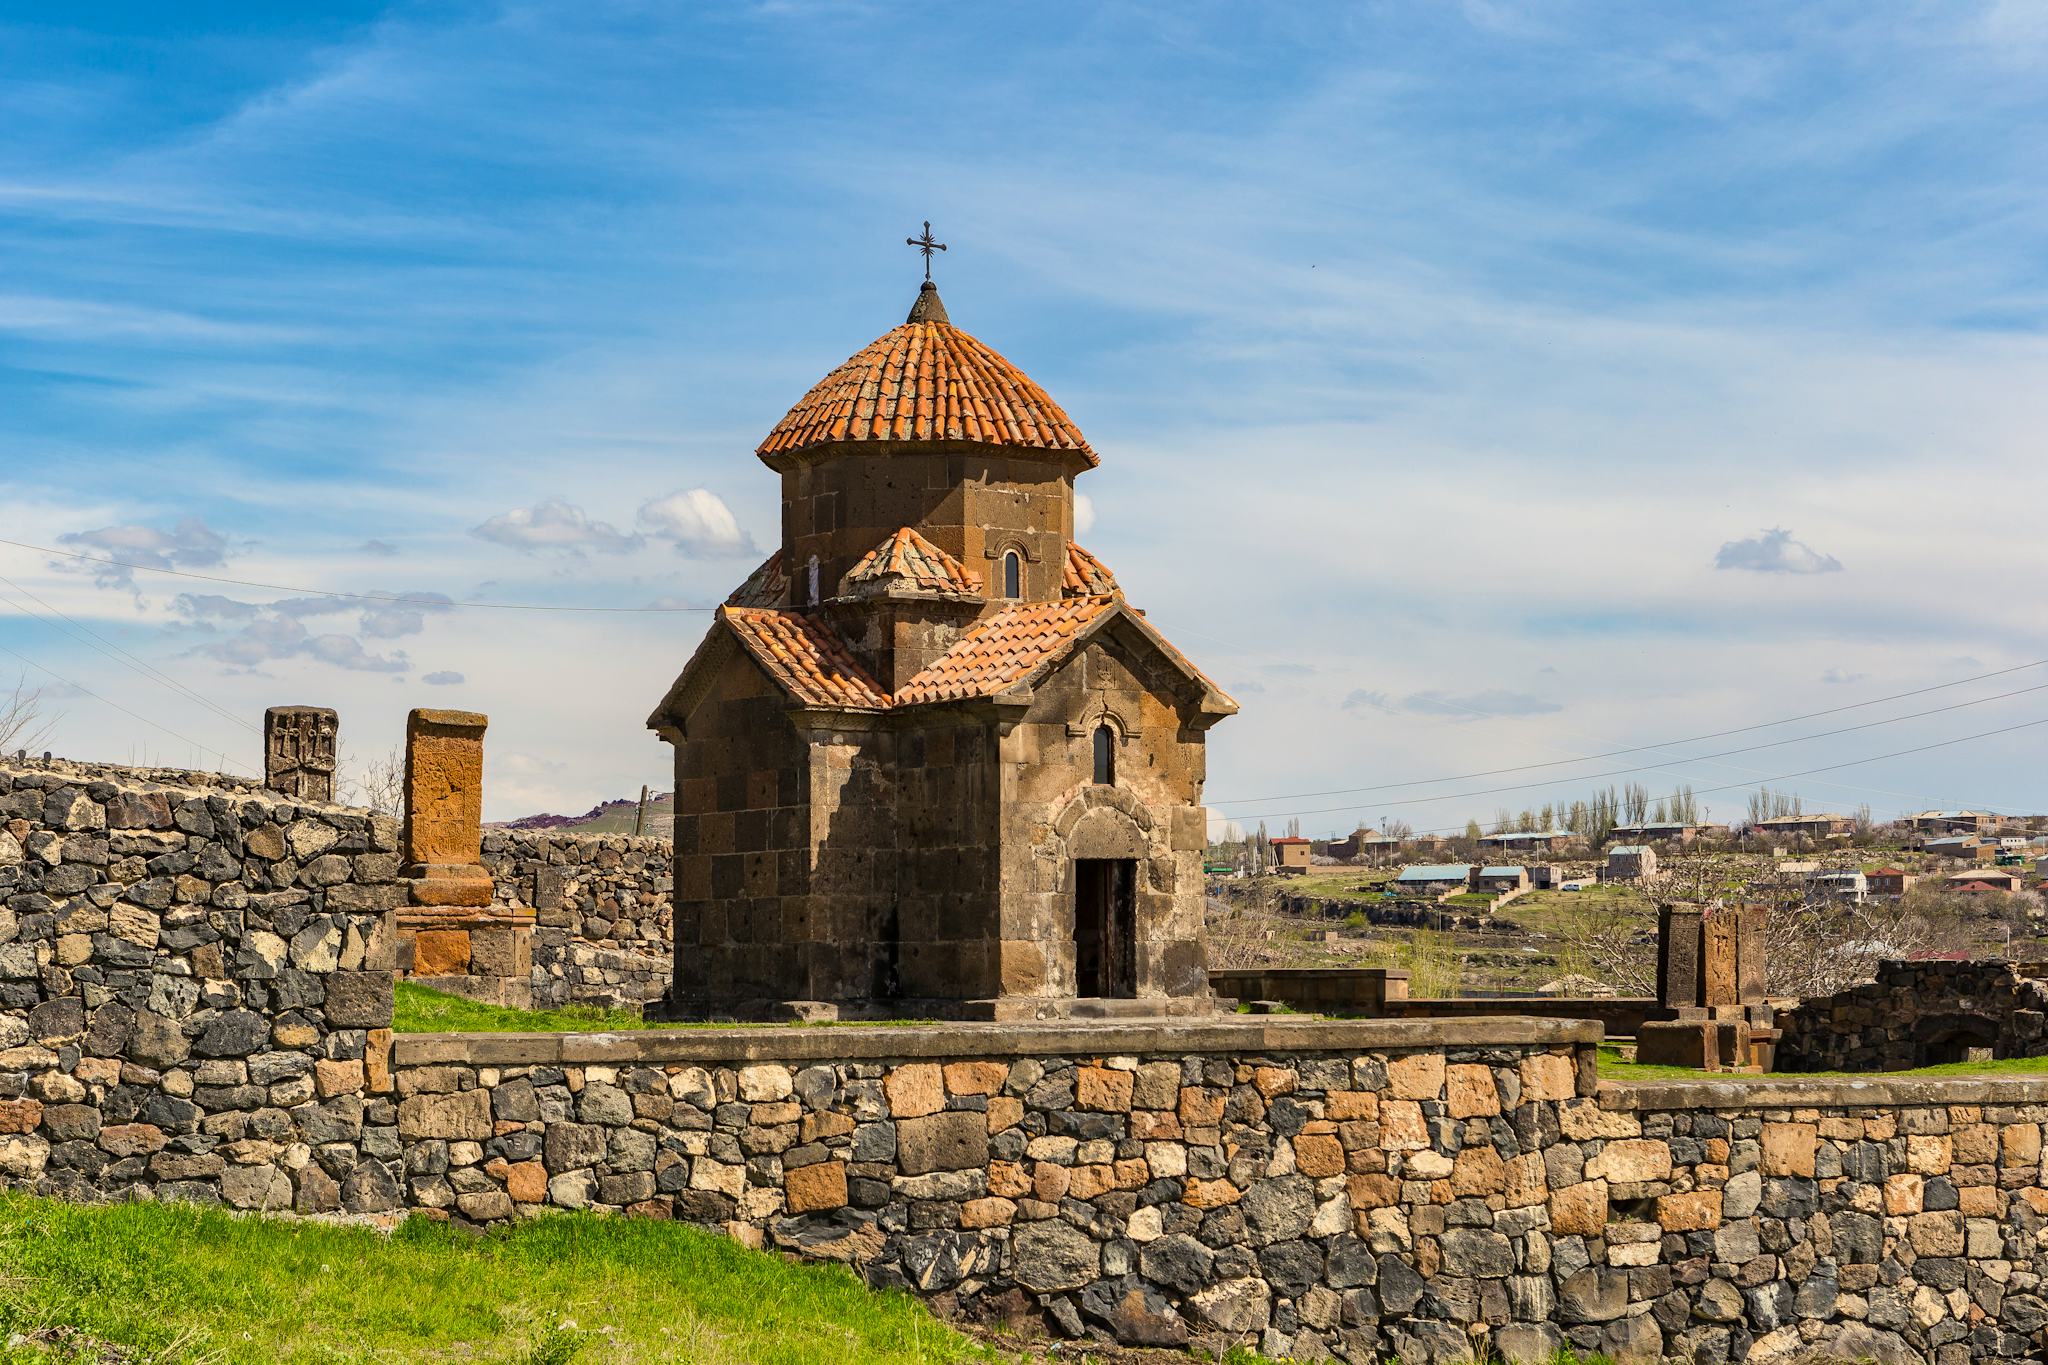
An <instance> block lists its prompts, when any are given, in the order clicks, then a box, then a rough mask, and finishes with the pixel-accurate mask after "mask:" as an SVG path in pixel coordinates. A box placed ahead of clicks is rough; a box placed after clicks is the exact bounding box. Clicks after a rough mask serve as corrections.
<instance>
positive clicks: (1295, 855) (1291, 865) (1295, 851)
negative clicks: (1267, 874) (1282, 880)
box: [1271, 834, 1311, 877]
mask: <svg viewBox="0 0 2048 1365" xmlns="http://www.w3.org/2000/svg"><path fill="white" fill-rule="evenodd" d="M1271 842H1272V845H1273V870H1274V871H1275V872H1277V873H1279V874H1280V875H1281V876H1283V877H1299V876H1300V875H1301V874H1302V873H1304V872H1306V871H1308V865H1309V853H1310V851H1311V845H1310V844H1309V841H1308V840H1306V839H1304V838H1301V837H1300V836H1299V835H1292V834H1288V835H1282V836H1281V837H1280V838H1278V839H1274V840H1272V841H1271Z"/></svg>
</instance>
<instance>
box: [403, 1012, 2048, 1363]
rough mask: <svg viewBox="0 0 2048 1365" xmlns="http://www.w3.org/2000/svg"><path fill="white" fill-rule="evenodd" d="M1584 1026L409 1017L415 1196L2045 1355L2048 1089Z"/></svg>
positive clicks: (1156, 1311)
mask: <svg viewBox="0 0 2048 1365" xmlns="http://www.w3.org/2000/svg"><path fill="white" fill-rule="evenodd" d="M1597 1036H1598V1033H1597V1027H1596V1026H1595V1025H1592V1024H1590V1023H1588V1024H1580V1025H1566V1024H1559V1023H1555V1022H1545V1021H1535V1020H1513V1019H1494V1020H1470V1021H1455V1022H1452V1021H1440V1022H1429V1023H1411V1022H1395V1021H1372V1022H1361V1023H1350V1024H1300V1023H1295V1024H1289V1023H1284V1022H1279V1021H1275V1022H1272V1023H1270V1024H1263V1023H1262V1024H1248V1023H1220V1024H1213V1025H1185V1026H1177V1027H1176V1026H1169V1025H1147V1026H1140V1025H1101V1026H1094V1027H1072V1026H1029V1027H1026V1028H1021V1029H1020V1028H1002V1027H995V1028H989V1027H983V1026H961V1025H954V1026H949V1027H947V1028H945V1029H925V1028H907V1029H858V1028H848V1029H811V1030H789V1029H766V1030H731V1031H719V1032H700V1031H690V1032H687V1033H654V1034H632V1035H604V1036H577V1035H563V1036H553V1037H533V1036H524V1037H511V1036H495V1037H478V1036H471V1037H452V1036H451V1037H440V1038H425V1037H422V1038H412V1039H401V1040H400V1041H399V1049H398V1054H397V1056H398V1064H397V1086H398V1090H399V1093H400V1095H401V1100H400V1106H399V1121H400V1125H401V1131H402V1132H404V1134H405V1135H406V1138H407V1175H408V1188H407V1193H408V1198H409V1199H410V1200H411V1201H413V1202H414V1203H415V1204H417V1205H420V1206H424V1207H428V1208H433V1209H439V1210H444V1211H446V1212H447V1213H448V1214H449V1215H450V1216H455V1217H460V1218H464V1219H468V1220H472V1221H478V1222H492V1221H497V1220H502V1219H506V1218H513V1217H520V1216H526V1215H530V1214H533V1213H537V1212H539V1211H540V1210H541V1209H544V1208H547V1207H596V1208H603V1209H613V1210H619V1211H623V1212H626V1213H629V1214H638V1215H645V1216H654V1217H676V1218H686V1219H690V1220H693V1221H697V1222H702V1223H707V1224H711V1225H714V1226H722V1227H724V1228H725V1229H726V1230H727V1231H729V1232H731V1233H732V1234H733V1235H735V1236H738V1237H740V1238H742V1239H744V1240H747V1241H749V1242H751V1243H755V1244H765V1245H769V1246H773V1247H778V1248H782V1249H785V1250H789V1251H793V1252H796V1253H799V1254H802V1255H807V1256H814V1257H825V1258H833V1259H839V1260H845V1261H849V1262H851V1263H853V1264H854V1265H855V1266H856V1267H857V1268H858V1269H859V1270H860V1271H861V1273H862V1274H863V1275H865V1276H866V1277H867V1278H868V1279H869V1280H870V1281H871V1282H873V1283H876V1284H881V1285H894V1286H901V1287H907V1288H910V1289H914V1290H916V1291H917V1292H920V1293H922V1294H925V1295H927V1296H929V1297H933V1298H935V1299H936V1300H937V1301H938V1305H939V1306H940V1307H941V1308H942V1309H945V1310H948V1311H953V1312H958V1313H963V1314H967V1315H1002V1314H1014V1313H1018V1312H1038V1313H1042V1314H1044V1315H1045V1317H1046V1318H1047V1319H1048V1320H1049V1321H1050V1322H1051V1323H1052V1324H1053V1325H1054V1326H1055V1327H1056V1328H1058V1329H1060V1330H1064V1331H1067V1332H1070V1333H1076V1334H1080V1333H1099V1334H1101V1335H1104V1336H1109V1337H1114V1338H1116V1339H1119V1340H1121V1341H1124V1342H1126V1343H1153V1344H1180V1343H1184V1342H1197V1343H1202V1344H1207V1345H1210V1346H1212V1347H1214V1346H1219V1345H1222V1344H1225V1343H1230V1342H1248V1343H1252V1344H1255V1345H1257V1346H1259V1347H1261V1348H1262V1349H1263V1350H1265V1351H1266V1352H1267V1353H1269V1354H1273V1355H1284V1356H1289V1357H1293V1358H1299V1359H1304V1360H1318V1359H1325V1358H1336V1359H1341V1360H1347V1361H1355V1362H1365V1361H1372V1362H1378V1361H1380V1360H1382V1359H1385V1358H1389V1357H1391V1358H1396V1359H1399V1360H1402V1361H1407V1362H1447V1361H1463V1360H1465V1359H1467V1358H1468V1357H1469V1355H1470V1353H1471V1352H1473V1351H1475V1350H1481V1349H1491V1350H1494V1351H1497V1352H1499V1353H1500V1354H1501V1355H1502V1356H1504V1357H1505V1358H1506V1359H1507V1360H1510V1361H1520V1360H1545V1359H1547V1358H1548V1353H1549V1352H1551V1351H1553V1350H1554V1349H1555V1348H1557V1347H1558V1346H1561V1345H1566V1344H1569V1345H1572V1346H1575V1347H1577V1348H1580V1349H1582V1350H1599V1351H1604V1352H1607V1353H1610V1354H1612V1355H1614V1356H1615V1357H1616V1358H1618V1359H1620V1360H1624V1361H1630V1360H1635V1361H1662V1362H1668V1365H1678V1362H1681V1361H1682V1362H1688V1363H1696V1362H1720V1361H1734V1360H1746V1361H1751V1362H1765V1361H1791V1360H1795V1359H1798V1358H1800V1357H1802V1356H1803V1355H1805V1354H1807V1353H1808V1352H1809V1351H1820V1352H1823V1353H1832V1354H1833V1355H1835V1356H1837V1357H1840V1358H1843V1359H1850V1360H1862V1359H1874V1360H1879V1361H1926V1362H1936V1365H1964V1363H1965V1362H1968V1361H1975V1360H1985V1359H2013V1360H2022V1359H2025V1360H2034V1359H2040V1358H2042V1352H2043V1344H2042V1337H2041V1329H2042V1327H2043V1325H2044V1323H2048V1297H2044V1294H2043V1278H2042V1277H2043V1275H2044V1274H2048V1188H2044V1180H2043V1168H2042V1164H2041V1138H2042V1134H2043V1125H2044V1124H2048V1082H2044V1081H2039V1080H2031V1079H2029V1080H2021V1081H1973V1080H1960V1079H1959V1080H1937V1081H1930V1080H1912V1081H1907V1080H1900V1081H1892V1082H1847V1083H1841V1082H1837V1083H1818V1084H1814V1083H1809V1084H1796V1083H1790V1082H1783V1081H1775V1080H1759V1081H1747V1082H1741V1083H1714V1082H1679V1083H1672V1084H1668V1085H1658V1086H1617V1085H1614V1084H1611V1083H1610V1084H1607V1085H1602V1086H1600V1087H1599V1088H1598V1093H1597V1095H1596V1094H1594V1093H1592V1091H1593V1086H1592V1075H1591V1064H1590V1046H1591V1042H1592V1040H1593V1039H1595V1038H1596V1037H1597Z"/></svg>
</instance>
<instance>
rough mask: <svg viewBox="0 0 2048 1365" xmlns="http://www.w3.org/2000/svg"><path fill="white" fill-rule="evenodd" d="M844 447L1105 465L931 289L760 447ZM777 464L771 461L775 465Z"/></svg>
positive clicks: (772, 450) (781, 451) (771, 451)
mask: <svg viewBox="0 0 2048 1365" xmlns="http://www.w3.org/2000/svg"><path fill="white" fill-rule="evenodd" d="M840 441H857V442H870V441H872V442H895V443H901V442H906V441H966V442H973V443H976V444H981V445H997V446H1011V447H1022V448H1024V449H1029V450H1050V451H1066V452H1071V453H1073V454H1075V455H1077V456H1079V457H1080V458H1081V460H1082V461H1083V462H1084V463H1086V464H1087V465H1088V466H1090V467H1093V466H1094V465H1096V464H1098V463H1099V461H1098V460H1097V459H1096V457H1095V452H1094V451H1093V450H1092V449H1090V448H1089V445H1088V442H1087V440H1086V439H1085V438H1084V437H1083V436H1082V435H1081V431H1080V428H1078V427H1076V426H1075V425H1074V423H1073V421H1072V419H1070V418H1069V417H1068V416H1067V414H1066V413H1065V412H1064V411H1062V410H1061V408H1060V405H1059V404H1057V403H1055V402H1053V401H1052V397H1051V395H1049V394H1047V393H1046V391H1045V390H1044V389H1041V388H1040V387H1038V385H1037V384H1036V383H1034V382H1033V381H1032V380H1031V378H1030V376H1028V375H1026V374H1025V373H1024V372H1023V371H1022V370H1020V369H1018V368H1017V367H1016V366H1015V365H1012V364H1011V363H1010V362H1009V361H1007V360H1005V359H1003V357H1002V356H1000V355H998V354H997V353H996V352H995V351H994V350H992V349H991V348H989V347H988V346H985V345H983V344H982V343H981V342H980V341H977V340H976V339H975V338H973V337H971V336H969V335H968V334H967V333H965V332H963V331H961V330H960V329H959V328H957V327H955V326H953V324H952V323H951V322H950V321H949V320H948V319H947V317H946V310H945V306H944V305H943V304H941V303H939V302H938V291H937V290H934V289H932V288H931V286H930V285H929V284H927V285H926V286H925V292H922V293H920V294H919V296H918V302H917V305H916V306H915V307H914V308H912V309H911V314H910V321H907V322H905V323H904V324H903V325H902V326H901V327H897V328H894V329H892V330H891V331H888V332H884V333H883V334H882V335H881V336H879V337H877V338H876V339H875V340H874V341H872V342H870V343H868V344H867V345H866V346H864V347H862V348H861V349H860V350H859V351H857V352H855V353H854V354H853V355H852V356H851V357H850V358H849V359H848V360H847V361H846V362H845V363H844V364H842V365H841V366H839V368H838V369H836V370H834V371H832V373H830V374H828V375H826V376H825V377H824V378H823V379H821V380H819V381H818V382H817V384H815V385H814V386H813V387H812V388H811V391H810V392H809V393H807V394H805V395H804V396H803V397H802V398H801V399H799V400H797V404H796V406H795V407H793V408H791V409H790V410H789V412H788V413H787V414H785V415H784V417H783V419H782V420H781V421H780V422H777V423H776V424H775V429H774V430H772V431H770V432H769V433H768V436H767V438H766V439H765V440H763V441H762V442H761V445H760V447H759V449H758V450H757V452H756V453H757V454H759V455H761V456H762V457H763V458H764V459H765V458H767V457H769V456H774V455H789V454H794V453H796V452H799V451H803V450H808V449H811V448H813V447H817V446H823V445H830V444H833V443H835V442H840ZM771 463H772V461H771Z"/></svg>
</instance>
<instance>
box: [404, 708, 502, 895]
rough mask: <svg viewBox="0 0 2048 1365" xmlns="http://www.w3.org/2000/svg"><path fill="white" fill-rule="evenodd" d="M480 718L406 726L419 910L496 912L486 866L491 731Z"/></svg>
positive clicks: (419, 714) (453, 714)
mask: <svg viewBox="0 0 2048 1365" xmlns="http://www.w3.org/2000/svg"><path fill="white" fill-rule="evenodd" d="M488 724H490V718H489V717H487V716H481V715H478V714H477V713H476V712H474V711H430V710H415V711H413V712H412V713H411V714H410V715H408V716H407V717H406V719H405V841H404V845H403V848H404V854H405V876H406V877H407V878H409V879H410V880H411V881H412V903H413V904H414V905H489V904H490V903H491V874H490V873H488V872H486V871H484V867H483V808H484V727H485V726H486V725H488Z"/></svg>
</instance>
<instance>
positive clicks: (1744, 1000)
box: [1636, 905, 1778, 1071]
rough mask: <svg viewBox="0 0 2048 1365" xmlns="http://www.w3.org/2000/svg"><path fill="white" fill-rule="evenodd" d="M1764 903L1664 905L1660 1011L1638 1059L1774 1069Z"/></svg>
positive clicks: (1640, 1041)
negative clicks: (1704, 907) (1702, 906)
mask: <svg viewBox="0 0 2048 1365" xmlns="http://www.w3.org/2000/svg"><path fill="white" fill-rule="evenodd" d="M1767 913H1768V912H1767V911H1766V910H1765V909H1764V908H1763V907H1762V906H1756V905H1749V906H1743V907H1741V908H1739V909H1735V908H1730V909H1714V910H1702V909H1700V908H1698V907H1696V906H1686V905H1667V906H1663V907H1661V908H1660V909H1659V910H1658V912H1657V1003H1658V1004H1659V1006H1660V1007H1661V1009H1660V1014H1661V1016H1662V1017H1661V1018H1656V1019H1650V1020H1647V1021H1645V1022H1644V1024H1643V1026H1642V1028H1641V1029H1640V1030H1639V1031H1638V1033H1637V1035H1636V1060H1637V1061H1639V1062H1645V1063H1650V1064H1654V1065H1658V1066H1690V1067H1696V1068H1699V1069H1700V1070H1704V1071H1733V1070H1765V1071H1768V1070H1769V1069H1770V1064H1771V1053H1772V1048H1773V1045H1774V1044H1775V1042H1776V1040H1777V1038H1778V1030H1777V1029H1775V1028H1773V1027H1772V1024H1773V1016H1772V1012H1771V1007H1770V1006H1769V1005H1768V1004H1766V1003H1765V1002H1764V990H1765V962H1764V925H1765V920H1764V916H1765V915H1766V914H1767Z"/></svg>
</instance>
